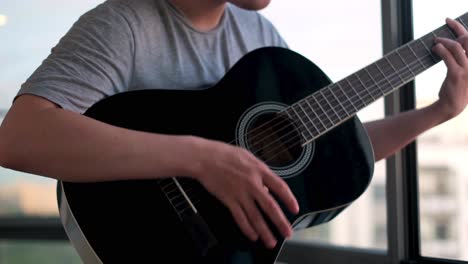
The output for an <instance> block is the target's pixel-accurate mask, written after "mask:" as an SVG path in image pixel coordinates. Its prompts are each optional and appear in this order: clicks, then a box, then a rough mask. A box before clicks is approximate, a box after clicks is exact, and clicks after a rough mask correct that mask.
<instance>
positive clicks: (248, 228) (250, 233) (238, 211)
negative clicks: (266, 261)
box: [229, 203, 258, 241]
mask: <svg viewBox="0 0 468 264" xmlns="http://www.w3.org/2000/svg"><path fill="white" fill-rule="evenodd" d="M229 209H230V210H231V214H232V216H233V218H234V220H235V221H236V223H237V225H238V226H239V228H240V229H241V231H242V232H243V233H244V234H245V235H246V236H247V237H248V238H249V239H250V240H252V241H256V240H257V239H258V234H257V232H255V229H254V228H253V226H252V224H251V223H250V222H249V220H248V219H247V216H246V215H245V212H244V210H242V208H241V206H240V205H239V204H238V203H232V204H230V205H229Z"/></svg>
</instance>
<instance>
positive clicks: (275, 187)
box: [263, 169, 299, 214]
mask: <svg viewBox="0 0 468 264" xmlns="http://www.w3.org/2000/svg"><path fill="white" fill-rule="evenodd" d="M263 183H264V184H265V186H267V187H268V188H269V189H270V192H274V193H275V194H276V195H278V197H279V199H281V200H282V201H283V203H284V204H285V205H286V207H288V209H289V210H290V211H291V212H292V213H295V214H297V213H298V212H299V205H298V203H297V200H296V197H295V196H294V194H293V193H292V191H291V189H290V188H289V185H288V184H287V183H286V182H285V181H284V180H283V179H281V178H280V177H279V176H278V175H276V174H275V173H273V172H272V171H271V170H270V169H265V177H264V178H263Z"/></svg>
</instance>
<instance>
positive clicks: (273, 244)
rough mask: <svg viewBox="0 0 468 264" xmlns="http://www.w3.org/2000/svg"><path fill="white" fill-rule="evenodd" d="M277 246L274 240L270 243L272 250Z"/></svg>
mask: <svg viewBox="0 0 468 264" xmlns="http://www.w3.org/2000/svg"><path fill="white" fill-rule="evenodd" d="M275 246H276V240H272V241H271V242H270V248H274V247H275Z"/></svg>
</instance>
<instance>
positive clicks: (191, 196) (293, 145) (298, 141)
mask: <svg viewBox="0 0 468 264" xmlns="http://www.w3.org/2000/svg"><path fill="white" fill-rule="evenodd" d="M429 56H430V55H427V56H424V57H423V58H427V57H429ZM418 65H419V63H418V62H417V61H414V62H413V63H410V64H409V65H408V66H409V67H411V68H412V69H417V67H419V66H418ZM413 66H416V68H413ZM403 73H407V71H403ZM397 75H398V72H395V73H394V74H392V76H391V78H392V80H393V79H394V78H393V77H398V76H397ZM400 76H402V74H400ZM409 76H412V75H411V73H410V75H409ZM398 78H399V77H398ZM413 78H414V76H412V77H411V78H410V79H409V80H411V79H413ZM409 80H407V81H409ZM376 85H377V84H376ZM294 135H295V136H294V137H290V138H288V139H287V140H286V142H283V144H284V145H287V144H288V143H291V141H294V142H295V144H292V145H288V147H287V149H286V150H280V151H277V150H278V148H276V147H275V148H274V149H271V152H275V151H276V154H275V155H273V156H271V157H269V158H268V159H266V160H265V161H264V162H265V163H268V162H269V161H271V160H272V159H273V158H275V157H276V156H278V155H280V154H282V153H283V152H285V151H288V150H289V149H290V148H292V147H295V146H298V145H300V144H301V143H300V140H298V139H299V138H300V137H297V134H294ZM277 142H278V141H277ZM280 147H281V146H280ZM263 149H266V148H263ZM255 153H258V151H257V152H255ZM255 153H254V154H255ZM194 189H196V188H194ZM200 191H202V190H200ZM198 193H199V192H197V195H194V194H192V195H188V196H189V198H190V199H191V200H192V199H196V198H201V197H200V196H198ZM180 196H181V195H175V196H173V197H172V199H178V197H180ZM199 201H201V200H199ZM184 202H185V201H184ZM185 203H186V202H185ZM192 203H193V204H196V203H198V202H196V203H194V202H193V201H192ZM184 210H185V209H184Z"/></svg>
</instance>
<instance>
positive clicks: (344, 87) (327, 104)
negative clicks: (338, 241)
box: [57, 13, 468, 264]
mask: <svg viewBox="0 0 468 264" xmlns="http://www.w3.org/2000/svg"><path fill="white" fill-rule="evenodd" d="M458 21H459V22H461V23H462V24H463V25H465V27H466V25H467V24H468V13H467V14H465V15H463V16H461V17H460V18H458ZM434 36H441V37H447V38H451V39H455V38H456V36H455V34H454V33H453V32H452V31H451V30H450V29H449V28H448V27H447V26H446V25H444V26H442V27H440V28H438V29H436V30H434V31H433V32H431V33H429V34H427V35H425V36H423V37H422V38H419V39H416V40H414V41H412V42H410V43H408V44H406V45H404V46H402V47H400V48H398V49H396V50H394V51H393V52H391V53H389V54H387V55H386V56H384V57H383V58H381V59H380V60H378V61H376V62H374V63H372V64H370V65H368V66H367V67H365V68H362V69H361V70H359V71H357V72H355V73H353V74H351V75H349V76H348V77H346V78H344V79H342V80H340V81H338V82H335V83H332V82H331V81H330V79H329V78H328V77H327V76H326V75H325V74H324V73H323V72H322V71H321V70H320V69H319V68H318V67H317V66H316V65H314V64H313V63H312V62H311V61H309V60H307V59H306V58H304V57H302V56H301V55H299V54H297V53H295V52H293V51H291V50H288V49H283V48H278V47H265V48H260V49H257V50H254V51H251V52H250V53H248V54H246V55H245V56H244V57H242V58H241V59H240V60H239V61H238V62H237V63H236V64H235V65H234V66H233V67H232V68H231V69H230V70H229V71H228V72H227V73H226V74H225V76H224V77H223V78H222V79H221V80H220V81H219V82H218V83H217V84H216V85H214V86H212V87H211V88H209V89H204V90H198V91H180V90H177V91H176V90H158V89H155V90H138V91H129V92H124V93H119V94H116V95H113V96H110V97H108V98H105V99H103V100H101V101H99V102H97V103H96V104H94V105H93V106H92V107H90V108H89V109H88V110H87V111H86V112H85V113H84V115H86V116H88V117H91V118H94V119H97V120H100V121H103V122H106V123H109V124H112V125H116V126H120V127H124V128H128V129H133V130H140V131H147V132H154V133H166V134H185V135H186V134H192V135H197V136H201V137H205V138H210V139H216V140H221V141H224V142H226V143H231V144H236V145H239V146H242V147H244V148H246V149H248V150H250V151H251V152H252V153H254V154H255V155H256V156H257V157H259V158H260V159H262V160H263V161H265V162H266V164H268V165H269V166H270V167H271V169H273V170H274V171H275V172H276V173H277V174H278V175H279V176H281V177H282V178H283V179H284V180H285V181H286V183H287V184H288V185H289V186H290V188H291V190H292V191H293V193H294V195H295V196H296V198H297V200H298V202H299V206H300V212H299V214H297V215H293V214H290V213H289V211H288V210H287V209H286V208H285V207H284V205H283V204H281V203H280V205H281V206H282V208H283V209H284V212H285V214H286V215H287V217H288V219H289V220H290V222H291V223H293V226H294V229H295V230H299V229H304V228H310V227H313V226H316V225H319V224H322V223H326V222H329V221H330V220H332V219H333V218H334V217H336V216H337V215H338V214H339V213H340V212H342V211H343V210H344V209H345V208H347V207H348V206H349V205H350V204H351V203H352V202H353V201H355V200H356V199H357V198H358V197H359V196H360V195H361V194H362V193H363V192H364V191H365V190H366V188H367V186H368V184H369V182H370V180H371V178H372V174H373V168H374V156H373V150H372V147H371V144H370V142H369V138H368V136H367V134H366V131H365V129H364V128H363V125H362V123H361V122H360V121H359V119H358V118H357V117H356V113H357V112H358V111H359V110H361V109H363V108H364V107H366V106H367V105H369V104H371V103H373V102H374V101H376V100H377V99H379V98H381V97H383V96H385V95H388V94H389V93H392V92H393V91H395V90H396V89H398V88H399V87H401V86H402V85H404V84H406V83H407V82H409V81H411V80H413V79H414V78H415V76H416V75H417V74H419V73H421V72H423V71H425V70H426V69H428V68H429V67H431V66H433V65H434V64H436V63H438V62H439V61H440V59H439V58H437V57H436V56H435V55H434V54H433V53H432V52H431V47H432V46H433V40H434ZM129 176H130V175H129ZM129 178H131V177H129ZM57 191H58V202H59V209H60V217H61V219H62V223H63V226H64V228H65V230H66V232H67V234H68V236H69V238H70V240H71V242H72V244H73V246H74V247H75V249H76V250H77V251H78V253H79V255H80V256H81V258H82V260H83V261H84V262H85V263H216V264H220V263H232V264H233V263H242V264H249V263H268V264H272V263H274V262H275V260H276V259H277V257H278V255H279V252H280V250H281V248H282V246H283V244H284V242H285V241H284V239H283V238H282V237H281V236H280V235H279V232H278V230H276V229H275V227H274V226H273V225H272V224H271V222H269V224H270V226H271V228H272V229H273V231H274V232H275V236H276V237H277V239H278V243H277V246H276V247H275V248H274V249H267V248H266V247H264V245H263V243H262V242H261V241H258V242H251V241H249V240H248V239H247V238H246V237H244V236H243V234H242V233H241V231H240V229H239V228H238V226H237V224H236V223H235V222H234V220H233V218H232V217H231V214H230V212H229V210H228V209H227V208H225V207H224V205H223V204H221V203H220V202H219V201H218V200H216V199H215V198H214V197H213V196H212V195H211V194H210V193H208V192H207V191H206V190H205V189H203V187H202V185H201V184H199V183H198V182H196V181H194V180H190V179H188V178H186V177H184V175H180V177H175V178H165V179H161V180H139V181H115V182H100V183H71V182H63V181H59V182H58V188H57Z"/></svg>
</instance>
